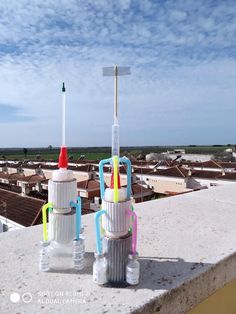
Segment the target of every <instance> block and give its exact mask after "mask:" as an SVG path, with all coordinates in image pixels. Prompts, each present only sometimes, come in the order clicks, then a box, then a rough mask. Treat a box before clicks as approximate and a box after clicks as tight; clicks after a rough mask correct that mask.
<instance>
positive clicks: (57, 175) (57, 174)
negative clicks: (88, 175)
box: [52, 168, 74, 182]
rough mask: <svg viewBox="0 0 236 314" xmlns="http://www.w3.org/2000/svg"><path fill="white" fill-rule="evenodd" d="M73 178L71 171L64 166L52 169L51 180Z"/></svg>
mask: <svg viewBox="0 0 236 314" xmlns="http://www.w3.org/2000/svg"><path fill="white" fill-rule="evenodd" d="M73 179H74V175H73V171H72V170H68V169H66V168H60V169H58V170H54V171H53V173H52V180H53V181H59V182H61V181H72V180H73Z"/></svg>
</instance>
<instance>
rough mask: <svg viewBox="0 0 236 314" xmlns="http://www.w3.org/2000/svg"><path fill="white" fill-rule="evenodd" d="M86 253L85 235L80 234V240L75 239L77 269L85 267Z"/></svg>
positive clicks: (75, 266) (74, 258)
mask: <svg viewBox="0 0 236 314" xmlns="http://www.w3.org/2000/svg"><path fill="white" fill-rule="evenodd" d="M84 253H85V246H84V237H82V236H80V238H79V239H78V240H74V241H73V260H74V268H75V269H76V270H82V269H83V268H84Z"/></svg>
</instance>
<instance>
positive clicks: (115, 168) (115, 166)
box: [113, 156, 119, 203]
mask: <svg viewBox="0 0 236 314" xmlns="http://www.w3.org/2000/svg"><path fill="white" fill-rule="evenodd" d="M113 165H114V203H118V201H119V193H118V156H114V157H113Z"/></svg>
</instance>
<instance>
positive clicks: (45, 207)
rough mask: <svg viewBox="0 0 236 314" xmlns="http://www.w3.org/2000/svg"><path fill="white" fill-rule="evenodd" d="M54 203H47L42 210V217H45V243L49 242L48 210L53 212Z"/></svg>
mask: <svg viewBox="0 0 236 314" xmlns="http://www.w3.org/2000/svg"><path fill="white" fill-rule="evenodd" d="M52 206H53V205H52V203H47V204H45V205H44V206H43V208H42V216H43V241H44V242H45V241H48V230H47V210H48V209H49V210H50V211H51V210H52V209H51V208H52Z"/></svg>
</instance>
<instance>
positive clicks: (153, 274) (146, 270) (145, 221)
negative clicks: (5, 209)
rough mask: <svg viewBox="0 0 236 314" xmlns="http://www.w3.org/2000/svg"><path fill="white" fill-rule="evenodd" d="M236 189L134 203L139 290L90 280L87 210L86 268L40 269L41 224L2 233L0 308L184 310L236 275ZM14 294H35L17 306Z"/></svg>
mask: <svg viewBox="0 0 236 314" xmlns="http://www.w3.org/2000/svg"><path fill="white" fill-rule="evenodd" d="M235 191H236V184H230V185H227V186H224V187H215V188H212V189H209V190H203V191H199V192H194V193H189V194H185V195H179V196H175V197H170V198H164V199H160V200H155V201H150V202H145V203H141V204H138V205H135V210H136V212H137V214H138V218H139V238H138V251H139V253H140V264H141V279H140V285H139V286H138V287H136V288H134V287H127V288H123V289H119V288H106V287H98V286H96V285H95V284H94V283H93V282H92V263H93V252H94V250H95V235H94V222H93V214H91V215H87V216H83V222H84V224H85V225H86V228H85V236H86V252H87V253H86V268H85V269H84V271H83V272H82V273H76V272H74V270H73V269H71V270H65V271H64V272H63V273H58V272H55V271H53V272H49V273H39V272H38V255H39V241H40V240H41V236H42V226H36V227H32V228H26V229H22V230H17V231H14V232H11V233H5V234H2V235H1V236H0V248H1V255H0V269H1V279H0V280H1V281H0V282H1V284H0V304H1V306H0V307H1V313H39V312H40V313H86V312H88V313H90V312H91V313H130V312H134V313H154V312H158V313H168V314H170V313H171V314H175V313H176V314H177V313H178V314H180V313H185V312H186V311H188V310H190V309H191V308H193V307H194V306H196V305H197V304H199V303H200V302H201V301H202V300H204V299H206V298H207V297H208V296H209V295H211V294H212V293H213V292H214V291H216V290H217V289H220V288H221V287H223V286H224V285H225V284H226V283H228V282H230V281H231V280H232V279H234V278H236V227H235V226H236V193H235ZM13 292H17V293H19V294H20V295H21V296H22V295H23V294H24V293H27V292H30V293H31V294H32V297H33V299H32V301H31V302H29V303H24V302H23V301H19V302H18V303H16V304H14V303H12V302H11V301H10V299H9V296H10V294H11V293H13ZM43 294H44V296H43Z"/></svg>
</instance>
